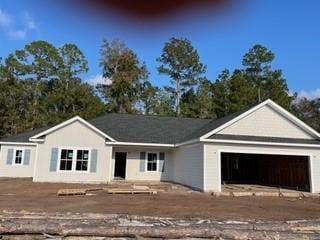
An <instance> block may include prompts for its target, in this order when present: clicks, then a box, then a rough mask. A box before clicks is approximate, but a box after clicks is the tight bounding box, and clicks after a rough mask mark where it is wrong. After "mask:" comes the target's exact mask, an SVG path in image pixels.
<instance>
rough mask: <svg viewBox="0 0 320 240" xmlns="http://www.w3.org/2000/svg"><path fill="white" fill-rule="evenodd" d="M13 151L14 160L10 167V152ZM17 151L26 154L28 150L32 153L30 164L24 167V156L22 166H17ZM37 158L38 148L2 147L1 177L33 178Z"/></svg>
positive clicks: (0, 154)
mask: <svg viewBox="0 0 320 240" xmlns="http://www.w3.org/2000/svg"><path fill="white" fill-rule="evenodd" d="M9 149H12V150H13V159H12V163H11V164H10V165H8V164H7V154H8V150H9ZM16 149H20V150H23V151H24V152H25V151H26V150H27V149H28V150H29V151H30V156H29V163H28V164H27V165H24V164H23V162H24V159H23V158H24V156H22V164H19V165H16V164H15V155H16V151H15V150H16ZM22 155H23V154H22ZM35 156H36V146H30V145H29V146H28V145H25V146H24V145H11V144H10V145H6V144H2V145H1V152H0V177H32V176H33V170H34V160H35Z"/></svg>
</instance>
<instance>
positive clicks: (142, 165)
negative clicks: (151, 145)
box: [140, 152, 146, 172]
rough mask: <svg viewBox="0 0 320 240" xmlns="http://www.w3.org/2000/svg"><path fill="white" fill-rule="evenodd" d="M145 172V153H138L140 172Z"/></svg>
mask: <svg viewBox="0 0 320 240" xmlns="http://www.w3.org/2000/svg"><path fill="white" fill-rule="evenodd" d="M145 171H146V152H140V172H145Z"/></svg>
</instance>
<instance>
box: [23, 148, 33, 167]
mask: <svg viewBox="0 0 320 240" xmlns="http://www.w3.org/2000/svg"><path fill="white" fill-rule="evenodd" d="M30 153H31V152H30V149H25V150H24V159H23V165H29V162H30Z"/></svg>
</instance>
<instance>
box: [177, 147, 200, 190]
mask: <svg viewBox="0 0 320 240" xmlns="http://www.w3.org/2000/svg"><path fill="white" fill-rule="evenodd" d="M203 153H204V145H203V144H202V143H200V144H195V145H186V146H181V147H178V148H177V149H175V151H174V161H173V170H174V171H173V181H175V182H177V183H181V184H184V185H187V186H190V187H193V188H196V189H200V190H204V161H203V157H204V155H203Z"/></svg>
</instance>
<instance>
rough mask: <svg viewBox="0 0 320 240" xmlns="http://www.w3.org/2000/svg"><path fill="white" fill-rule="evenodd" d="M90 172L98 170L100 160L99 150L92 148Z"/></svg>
mask: <svg viewBox="0 0 320 240" xmlns="http://www.w3.org/2000/svg"><path fill="white" fill-rule="evenodd" d="M90 161H91V163H90V172H97V162H98V150H97V149H92V150H91V159H90Z"/></svg>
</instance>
